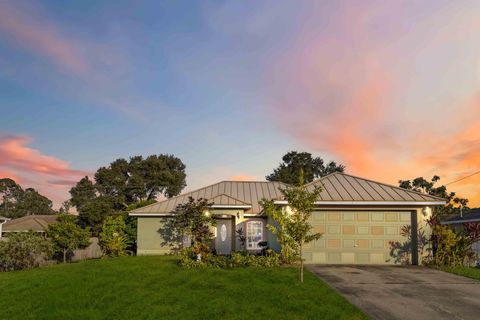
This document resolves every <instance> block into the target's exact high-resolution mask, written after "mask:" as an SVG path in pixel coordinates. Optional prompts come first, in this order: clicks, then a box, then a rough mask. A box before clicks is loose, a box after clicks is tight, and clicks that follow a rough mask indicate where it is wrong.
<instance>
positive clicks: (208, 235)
mask: <svg viewBox="0 0 480 320" xmlns="http://www.w3.org/2000/svg"><path fill="white" fill-rule="evenodd" d="M212 204H213V203H209V202H208V200H206V199H202V198H200V199H198V200H195V199H193V198H192V197H189V199H188V201H187V202H186V203H184V204H179V205H178V206H177V207H176V208H175V210H174V211H173V217H172V218H171V219H169V220H168V222H167V224H166V226H165V228H164V229H163V230H169V232H171V235H169V236H168V238H169V242H170V243H174V244H178V243H179V242H180V241H179V240H180V239H182V238H185V237H188V238H189V239H190V244H191V245H192V246H193V247H194V248H196V249H197V250H198V251H199V252H198V253H201V252H205V251H207V250H208V244H209V242H210V241H211V240H212V238H213V233H212V232H211V231H210V226H214V225H215V224H216V221H215V219H213V217H212V216H211V214H210V213H209V209H210V207H211V206H212Z"/></svg>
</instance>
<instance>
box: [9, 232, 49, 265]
mask: <svg viewBox="0 0 480 320" xmlns="http://www.w3.org/2000/svg"><path fill="white" fill-rule="evenodd" d="M52 251H53V248H52V244H51V243H50V241H48V240H47V239H45V238H44V237H42V236H39V235H38V234H36V233H34V232H19V233H11V234H9V235H8V237H6V239H4V241H0V271H12V270H21V269H29V268H33V267H36V266H38V265H39V264H41V263H42V262H44V261H45V260H47V259H49V258H50V257H51V255H52Z"/></svg>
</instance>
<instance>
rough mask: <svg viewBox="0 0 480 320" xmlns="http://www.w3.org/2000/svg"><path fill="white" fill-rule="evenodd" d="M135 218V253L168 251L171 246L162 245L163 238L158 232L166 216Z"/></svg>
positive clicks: (150, 253) (147, 253) (164, 252)
mask: <svg viewBox="0 0 480 320" xmlns="http://www.w3.org/2000/svg"><path fill="white" fill-rule="evenodd" d="M137 219H138V220H137V222H138V224H137V255H158V254H168V253H170V250H171V247H169V246H162V242H163V239H162V236H161V235H160V233H159V230H160V229H161V228H162V227H163V225H164V223H165V220H166V219H168V218H162V217H138V218H137Z"/></svg>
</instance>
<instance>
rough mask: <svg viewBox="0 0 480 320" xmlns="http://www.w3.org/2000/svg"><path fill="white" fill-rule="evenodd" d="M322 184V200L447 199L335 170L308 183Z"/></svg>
mask: <svg viewBox="0 0 480 320" xmlns="http://www.w3.org/2000/svg"><path fill="white" fill-rule="evenodd" d="M315 186H321V187H322V192H321V193H320V196H319V199H318V200H319V202H322V201H348V202H351V201H369V202H371V201H379V202H386V201H388V202H394V201H398V202H405V201H407V202H426V201H431V202H438V201H445V199H442V198H438V197H434V196H430V195H427V194H423V193H420V192H415V191H411V190H407V189H403V188H400V187H396V186H392V185H389V184H385V183H381V182H376V181H372V180H368V179H364V178H360V177H356V176H352V175H349V174H346V173H340V172H335V173H332V174H329V175H327V176H325V177H322V178H320V179H318V180H315V181H313V182H311V183H309V184H307V188H308V189H310V190H313V188H314V187H315Z"/></svg>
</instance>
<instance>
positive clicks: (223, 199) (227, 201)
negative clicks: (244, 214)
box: [208, 193, 251, 207]
mask: <svg viewBox="0 0 480 320" xmlns="http://www.w3.org/2000/svg"><path fill="white" fill-rule="evenodd" d="M208 200H209V201H210V202H213V203H214V206H239V207H242V206H243V207H251V205H250V204H249V203H246V202H245V201H242V200H239V199H236V198H234V197H230V196H229V195H227V194H225V193H222V194H219V195H218V196H215V197H212V198H210V199H208Z"/></svg>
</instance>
